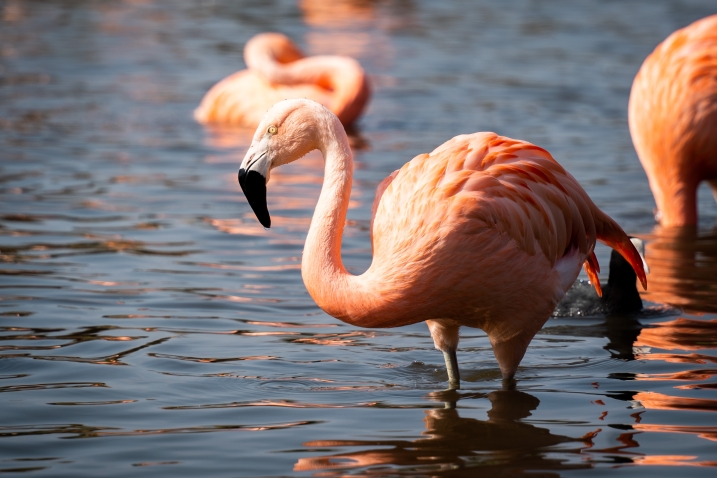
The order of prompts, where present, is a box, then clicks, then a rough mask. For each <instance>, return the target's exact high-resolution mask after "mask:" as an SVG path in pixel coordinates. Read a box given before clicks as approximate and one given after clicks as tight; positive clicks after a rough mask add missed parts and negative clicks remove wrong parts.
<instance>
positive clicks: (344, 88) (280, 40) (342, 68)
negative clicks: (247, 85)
mask: <svg viewBox="0 0 717 478" xmlns="http://www.w3.org/2000/svg"><path fill="white" fill-rule="evenodd" d="M244 60H245V62H246V64H247V67H248V68H249V69H250V70H252V71H253V72H255V73H256V74H258V75H259V76H260V77H261V78H263V79H264V80H265V81H267V82H269V83H271V84H273V85H299V84H311V85H316V86H318V87H320V88H322V89H324V90H326V91H327V92H330V93H331V100H330V104H326V105H325V106H327V107H329V108H330V109H331V111H332V112H333V113H334V114H335V115H336V116H338V117H339V119H340V120H341V122H342V123H344V124H349V123H351V122H352V121H353V120H355V119H356V117H358V115H359V114H360V113H361V110H362V109H363V107H364V104H365V103H366V102H367V101H368V97H369V95H370V87H369V84H368V80H367V79H366V74H365V73H364V71H363V68H361V65H360V64H359V63H358V62H357V61H356V60H354V59H352V58H348V57H342V56H326V55H321V56H312V57H308V58H307V57H304V55H303V54H302V53H301V52H300V51H299V49H298V48H297V47H296V45H294V43H293V42H292V41H291V40H289V39H288V38H287V37H285V36H283V35H279V34H273V33H265V34H262V35H258V36H257V37H254V38H253V39H252V40H250V41H249V42H248V43H247V44H246V47H245V48H244Z"/></svg>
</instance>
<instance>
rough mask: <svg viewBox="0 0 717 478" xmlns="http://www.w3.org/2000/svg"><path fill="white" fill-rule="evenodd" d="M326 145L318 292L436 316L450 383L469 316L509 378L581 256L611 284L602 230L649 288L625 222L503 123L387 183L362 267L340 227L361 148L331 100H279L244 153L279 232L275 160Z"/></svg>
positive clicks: (415, 318)
mask: <svg viewBox="0 0 717 478" xmlns="http://www.w3.org/2000/svg"><path fill="white" fill-rule="evenodd" d="M314 149H318V150H319V151H320V152H321V153H322V154H323V156H324V161H325V166H324V183H323V186H322V189H321V193H320V195H319V200H318V204H317V205H316V209H315V211H314V215H313V217H312V220H311V225H310V227H309V232H308V236H307V238H306V244H305V247H304V253H303V258H302V262H301V273H302V277H303V279H304V284H305V285H306V288H307V290H308V292H309V294H310V295H311V297H312V298H313V299H314V300H315V301H316V303H317V304H318V305H319V307H320V308H321V309H323V310H324V311H325V312H326V313H328V314H329V315H331V316H333V317H335V318H337V319H339V320H341V321H343V322H346V323H348V324H351V325H355V326H360V327H371V328H373V327H398V326H402V325H408V324H413V323H416V322H422V321H425V322H426V324H427V325H428V328H429V331H430V334H431V336H432V338H433V341H434V344H435V346H436V348H437V349H439V350H441V351H442V352H443V354H444V358H445V362H446V368H447V372H448V377H449V389H457V388H459V387H460V377H459V370H458V361H457V357H456V349H457V347H458V333H459V328H460V327H461V326H467V327H477V328H480V329H482V330H483V331H485V332H486V333H487V335H488V338H489V339H490V342H491V345H492V347H493V351H494V354H495V357H496V359H497V361H498V365H499V367H500V370H501V373H502V376H503V378H504V379H506V380H510V379H512V378H513V376H514V375H515V372H516V370H517V368H518V364H519V363H520V361H521V359H522V358H523V355H524V354H525V351H526V349H527V347H528V344H529V343H530V341H531V340H532V338H533V336H534V335H535V333H536V332H537V331H538V330H539V329H540V328H541V327H542V326H543V324H544V323H545V321H546V320H547V319H548V318H549V317H550V315H551V313H552V311H553V309H554V308H555V305H556V304H557V302H558V300H560V299H561V298H562V297H563V295H564V294H565V291H566V290H567V289H568V288H569V287H570V286H571V285H572V283H573V282H574V281H575V279H576V277H577V275H578V272H579V271H580V266H581V264H583V263H585V267H586V270H587V272H588V274H589V276H590V277H591V278H592V280H593V283H594V284H595V287H596V289H597V290H598V291H600V285H599V279H598V276H597V272H599V269H598V268H599V266H598V263H597V259H596V257H595V254H594V253H593V248H594V246H595V240H596V237H597V238H598V239H600V240H601V241H603V242H605V243H606V244H608V245H609V246H611V247H612V248H614V249H617V250H618V251H619V252H620V253H621V254H622V255H623V256H624V257H625V258H626V259H627V260H628V261H629V262H630V264H632V267H633V268H634V269H635V271H636V272H637V274H638V276H639V277H640V280H641V281H642V284H643V287H645V286H646V279H645V273H644V270H643V268H642V259H641V257H640V255H639V253H638V252H637V251H636V250H635V247H634V246H633V245H632V243H631V242H630V240H629V239H628V237H627V236H626V235H625V233H624V232H623V230H622V229H621V228H620V226H618V225H617V223H615V221H613V220H612V219H610V217H608V216H607V215H606V214H605V213H603V212H602V211H600V209H598V208H597V206H595V204H593V202H592V201H591V200H590V198H589V197H588V195H587V193H585V191H584V190H583V189H582V188H581V187H580V185H579V184H578V182H577V181H576V180H575V179H574V178H573V177H572V176H571V175H570V174H569V173H568V172H566V171H565V170H564V169H563V168H562V167H561V166H560V165H559V164H558V163H557V162H556V161H555V160H554V159H553V158H552V157H551V156H550V153H548V152H547V151H545V150H544V149H542V148H539V147H537V146H534V145H532V144H530V143H528V142H525V141H517V140H513V139H510V138H506V137H502V136H498V135H497V134H495V133H475V134H469V135H461V136H456V137H455V138H453V139H451V140H450V141H448V142H446V143H444V144H443V145H441V146H439V147H438V148H436V149H435V150H434V151H433V152H431V153H429V154H421V155H419V156H416V157H415V158H413V159H412V160H411V161H409V162H408V163H406V164H405V165H404V166H403V167H402V168H401V169H399V170H397V171H394V172H393V173H392V174H390V175H389V176H388V177H387V178H386V179H384V180H383V181H382V182H381V183H380V184H379V186H378V188H377V191H376V196H375V199H374V203H373V208H372V210H373V212H372V221H371V243H372V249H373V260H372V262H371V265H370V266H369V268H368V270H366V272H364V273H363V274H361V275H358V276H355V275H352V274H350V273H349V272H348V271H347V270H346V268H345V267H344V265H343V263H342V262H341V236H342V233H343V229H344V222H345V220H346V211H347V209H348V202H349V194H350V191H351V180H352V176H353V158H352V153H351V149H350V148H349V144H348V139H347V136H346V132H345V131H344V129H343V127H342V126H341V122H340V121H339V120H338V118H337V117H336V116H335V115H333V114H332V113H331V112H330V111H329V110H328V109H326V108H325V107H323V106H321V105H320V104H319V103H316V102H314V101H311V100H286V101H282V102H279V103H277V104H276V105H274V106H273V107H272V108H271V109H270V110H269V111H268V112H267V114H266V116H265V117H264V118H263V119H262V121H261V123H260V124H259V126H258V128H257V130H256V133H255V134H254V138H253V140H252V143H251V146H250V147H249V149H248V151H247V153H246V156H245V157H244V159H243V161H242V163H241V166H240V169H239V184H240V185H241V188H242V191H243V192H244V195H245V196H246V198H247V200H248V202H249V204H250V205H251V207H252V209H253V211H254V213H255V214H256V216H257V219H258V220H259V222H260V223H261V224H262V225H263V226H264V227H267V228H268V227H270V226H271V218H270V215H269V212H268V209H267V203H266V183H267V181H268V179H269V175H270V171H271V169H272V168H275V167H278V166H281V165H283V164H286V163H289V162H292V161H295V160H297V159H299V158H301V157H302V156H304V155H305V154H307V153H308V152H309V151H312V150H314Z"/></svg>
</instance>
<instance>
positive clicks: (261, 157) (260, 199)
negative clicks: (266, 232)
mask: <svg viewBox="0 0 717 478" xmlns="http://www.w3.org/2000/svg"><path fill="white" fill-rule="evenodd" d="M252 149H253V148H250V149H249V151H248V152H247V155H246V157H245V158H244V161H243V162H242V165H241V167H240V168H239V186H241V190H242V191H243V192H244V196H246V199H247V201H249V205H250V206H251V208H252V210H253V211H254V214H256V218H257V219H258V220H259V222H260V223H261V225H262V226H264V227H266V228H269V227H271V217H270V216H269V210H268V209H267V207H266V179H267V178H266V176H267V173H268V169H269V168H268V161H267V159H266V157H267V151H266V150H264V151H262V152H259V151H257V152H256V153H254V152H253V151H252ZM257 153H258V154H257Z"/></svg>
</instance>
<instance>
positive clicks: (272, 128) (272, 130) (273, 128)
mask: <svg viewBox="0 0 717 478" xmlns="http://www.w3.org/2000/svg"><path fill="white" fill-rule="evenodd" d="M277 131H278V129H277V128H276V126H274V125H271V126H269V129H267V130H266V132H267V133H269V134H276V132H277Z"/></svg>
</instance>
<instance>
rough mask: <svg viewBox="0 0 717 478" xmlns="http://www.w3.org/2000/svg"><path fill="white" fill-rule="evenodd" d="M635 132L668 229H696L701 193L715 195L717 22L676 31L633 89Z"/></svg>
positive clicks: (656, 52)
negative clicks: (706, 188)
mask: <svg viewBox="0 0 717 478" xmlns="http://www.w3.org/2000/svg"><path fill="white" fill-rule="evenodd" d="M628 109H629V123H630V133H631V135H632V140H633V143H634V145H635V149H636V151H637V154H638V156H639V158H640V162H641V163H642V166H643V168H644V169H645V172H646V173H647V178H648V180H649V181H650V188H651V189H652V193H653V195H654V197H655V202H656V203H657V210H658V214H657V217H658V219H659V221H660V223H661V224H662V225H663V226H694V225H696V224H697V198H696V197H697V188H698V186H699V184H700V182H702V181H709V183H710V186H711V187H712V190H713V192H715V194H716V195H717V15H713V16H710V17H707V18H703V19H702V20H698V21H696V22H694V23H693V24H691V25H689V26H687V27H685V28H682V29H680V30H677V31H676V32H674V33H673V34H672V35H670V36H669V37H667V39H665V41H663V42H662V43H661V44H660V45H658V46H657V48H655V50H654V51H653V52H652V53H651V54H650V55H649V56H648V57H647V59H646V60H645V62H644V63H643V64H642V67H641V68H640V71H639V72H638V73H637V76H636V77H635V80H634V82H633V84H632V91H631V92H630V103H629V108H628Z"/></svg>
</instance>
